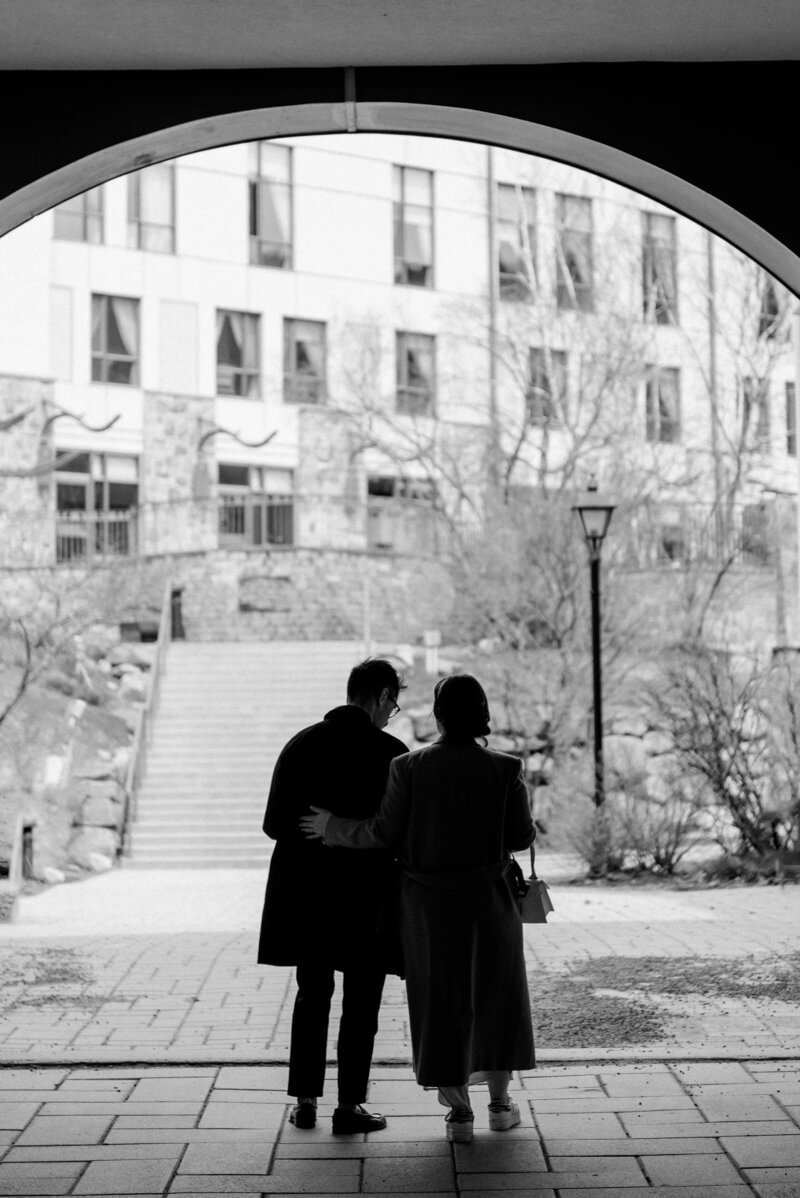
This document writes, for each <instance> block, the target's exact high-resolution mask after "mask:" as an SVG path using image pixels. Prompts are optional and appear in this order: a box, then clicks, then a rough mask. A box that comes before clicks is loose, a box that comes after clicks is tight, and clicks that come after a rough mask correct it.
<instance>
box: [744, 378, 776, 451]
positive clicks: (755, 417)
mask: <svg viewBox="0 0 800 1198" xmlns="http://www.w3.org/2000/svg"><path fill="white" fill-rule="evenodd" d="M741 396H742V448H743V449H750V450H753V451H755V452H761V453H765V452H768V451H769V444H770V420H769V390H768V387H767V383H766V380H765V379H757V380H756V379H752V378H744V379H742V385H741Z"/></svg>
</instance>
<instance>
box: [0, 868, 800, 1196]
mask: <svg viewBox="0 0 800 1198" xmlns="http://www.w3.org/2000/svg"><path fill="white" fill-rule="evenodd" d="M201 872H202V871H201ZM222 872H223V873H224V871H222ZM542 872H543V873H544V872H545V871H544V870H542ZM187 874H188V875H191V876H187ZM137 887H138V890H137V889H136V888H137ZM262 891H263V877H261V876H259V874H258V871H252V874H251V873H249V872H248V871H241V872H240V873H239V875H238V877H237V878H235V879H234V878H228V879H226V878H224V877H222V876H217V877H215V878H214V879H213V885H212V884H211V882H210V878H209V875H207V874H206V875H204V876H202V877H201V876H194V873H193V871H187V873H185V874H183V875H182V876H181V877H180V878H177V877H176V875H174V874H172V875H166V874H165V875H163V876H161V875H159V874H156V873H154V874H151V875H148V874H145V873H144V872H143V873H140V874H138V875H137V881H136V882H135V883H134V882H132V881H131V878H130V877H129V878H128V879H125V878H123V876H122V874H115V875H108V876H106V877H105V878H99V879H96V880H95V881H93V882H92V883H87V884H79V885H75V886H72V887H59V888H54V889H53V890H52V891H50V892H47V893H44V894H42V895H39V896H36V897H35V898H30V899H26V900H24V902H23V904H22V911H21V917H20V921H19V923H18V924H17V925H14V926H12V927H10V928H5V929H2V930H0V1000H1V1001H0V1195H27V1196H28V1198H37V1196H40V1198H44V1196H45V1195H58V1194H70V1195H71V1194H75V1195H91V1194H94V1195H108V1196H110V1195H126V1196H127V1198H137V1196H139V1195H173V1194H182V1195H197V1196H199V1195H211V1194H220V1193H224V1194H228V1195H237V1194H238V1195H244V1194H248V1195H253V1194H270V1195H275V1194H287V1195H288V1194H300V1193H311V1194H315V1195H317V1196H318V1198H325V1196H326V1195H329V1194H358V1193H368V1194H381V1195H384V1196H391V1195H400V1194H403V1195H409V1194H420V1195H442V1196H445V1195H446V1196H448V1198H449V1196H451V1195H452V1196H455V1195H460V1196H462V1198H473V1196H474V1198H495V1196H496V1198H499V1196H500V1195H509V1194H510V1195H513V1194H514V1193H517V1192H519V1193H529V1194H532V1195H535V1196H536V1198H618V1196H619V1195H625V1196H627V1198H643V1196H645V1195H647V1196H648V1198H649V1196H656V1198H657V1196H660V1198H734V1196H737V1198H738V1196H740V1195H741V1196H744V1195H750V1196H753V1195H756V1196H758V1198H798V1196H800V1011H799V1010H798V1009H797V1007H796V1006H795V1005H794V1004H790V1003H788V1002H781V1001H779V999H777V998H774V997H772V998H769V999H767V998H763V999H754V998H746V999H745V998H730V997H728V998H718V997H714V996H713V995H708V996H700V997H699V998H698V997H697V996H695V997H694V998H693V997H692V996H688V997H687V996H679V997H675V998H674V999H671V1002H672V1004H673V1006H674V1009H675V1011H676V1012H677V1016H678V1017H679V1020H680V1022H679V1027H680V1035H679V1036H678V1037H676V1036H674V1035H673V1036H672V1038H671V1039H670V1040H668V1041H667V1040H664V1041H663V1042H661V1041H659V1042H649V1043H647V1044H632V1045H628V1046H626V1047H625V1048H624V1049H620V1048H613V1047H612V1048H608V1047H607V1046H604V1045H602V1044H598V1045H590V1046H588V1047H587V1048H583V1049H565V1048H559V1047H558V1045H557V1044H556V1045H552V1046H551V1047H549V1048H544V1049H541V1050H540V1053H539V1057H540V1067H539V1068H538V1069H537V1070H535V1071H532V1072H530V1073H526V1074H524V1075H523V1076H522V1077H516V1078H515V1079H514V1084H513V1092H514V1097H515V1098H516V1100H517V1101H518V1102H519V1103H520V1106H521V1109H522V1114H523V1120H522V1124H521V1125H520V1127H518V1128H515V1129H513V1130H511V1131H509V1132H504V1133H496V1132H490V1131H489V1130H488V1119H487V1114H486V1107H485V1099H486V1091H485V1090H481V1089H478V1090H477V1091H475V1092H474V1098H475V1106H476V1134H475V1140H474V1142H473V1143H472V1144H470V1145H455V1146H453V1145H450V1144H448V1143H447V1142H446V1141H445V1138H444V1134H443V1131H444V1125H443V1113H444V1112H443V1108H441V1107H439V1105H438V1103H437V1102H436V1097H435V1095H434V1094H431V1093H426V1092H424V1091H422V1090H420V1089H419V1088H418V1087H417V1086H416V1084H415V1082H414V1080H413V1076H412V1073H411V1069H410V1066H409V1044H408V1029H407V1023H406V1016H405V998H404V991H403V986H402V983H400V982H399V981H397V980H396V979H392V980H391V981H390V983H389V985H388V986H387V995H386V1002H385V1004H384V1010H383V1014H382V1025H381V1031H380V1035H379V1039H378V1044H377V1056H378V1058H379V1059H380V1060H381V1062H382V1063H381V1064H380V1065H379V1066H377V1067H376V1068H375V1070H374V1072H373V1077H374V1082H373V1086H372V1091H371V1094H370V1104H371V1105H372V1107H373V1108H374V1109H378V1110H382V1111H383V1112H384V1114H386V1115H387V1117H388V1118H389V1126H388V1128H387V1129H386V1130H385V1131H384V1132H378V1133H374V1134H373V1135H372V1136H370V1137H364V1136H355V1137H334V1136H332V1135H331V1134H330V1114H331V1112H332V1106H331V1105H330V1102H328V1101H323V1103H322V1104H321V1108H320V1121H319V1124H318V1127H317V1128H316V1129H314V1130H313V1131H310V1132H301V1131H298V1130H297V1129H296V1128H294V1127H292V1126H291V1125H290V1124H289V1123H288V1122H287V1112H288V1109H289V1108H288V1105H287V1097H286V1093H285V1086H286V1059H287V1051H288V1030H289V1019H290V1014H291V1004H292V1001H293V996H294V983H293V978H292V971H291V970H288V969H287V970H280V969H264V968H260V967H258V966H257V965H255V963H254V949H255V935H256V924H257V919H258V913H259V911H260V901H261V893H262ZM176 895H177V896H178V897H179V899H180V901H179V902H177V903H174V904H172V903H171V900H172V898H173V897H175V896H176ZM553 897H554V900H555V902H556V907H557V913H556V916H555V917H554V918H553V920H552V922H551V923H549V924H548V925H547V927H545V928H538V927H531V928H527V929H526V942H527V954H528V960H529V964H530V968H531V970H532V972H534V973H535V971H536V970H537V968H538V969H544V968H546V969H547V970H548V971H550V973H551V974H552V973H553V972H555V973H556V975H558V973H559V971H562V972H563V973H564V975H565V976H566V975H567V974H569V973H574V972H575V971H576V970H578V971H579V970H580V968H581V966H582V964H590V963H591V962H592V961H599V960H600V959H601V958H606V959H607V958H609V957H611V958H615V957H616V958H619V959H620V961H622V960H623V959H632V958H633V959H636V958H638V959H641V958H645V957H659V958H674V959H675V960H676V962H677V961H678V960H679V959H680V960H682V961H685V960H686V959H687V958H694V959H696V960H697V961H700V960H702V959H714V960H716V961H719V962H720V963H722V964H723V965H724V962H725V961H727V960H730V961H732V962H734V961H743V960H748V961H749V960H751V959H753V960H756V961H761V962H768V963H769V962H774V961H776V960H778V961H779V960H780V959H781V958H782V957H786V956H787V954H790V953H795V952H797V951H798V932H797V929H798V927H800V886H786V887H777V886H770V887H766V886H765V887H756V888H730V889H728V888H725V889H719V890H707V891H697V892H691V891H678V890H668V889H665V890H660V889H657V888H645V889H638V888H633V887H620V888H619V889H613V888H609V887H580V886H578V887H566V886H555V887H554V888H553ZM78 930H80V932H81V933H82V934H80V935H78V934H76V933H77V931H78ZM623 997H624V995H623ZM334 1022H335V1021H334ZM331 1051H333V1046H332V1045H331ZM179 1062H180V1063H179ZM328 1097H330V1095H328Z"/></svg>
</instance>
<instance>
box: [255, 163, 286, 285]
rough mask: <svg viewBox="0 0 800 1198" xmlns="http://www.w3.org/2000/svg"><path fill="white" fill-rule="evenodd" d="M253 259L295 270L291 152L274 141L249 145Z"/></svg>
mask: <svg viewBox="0 0 800 1198" xmlns="http://www.w3.org/2000/svg"><path fill="white" fill-rule="evenodd" d="M248 148H249V153H250V181H249V208H250V212H249V219H250V224H249V230H250V261H251V262H252V263H253V264H254V265H256V266H275V267H277V268H278V269H279V270H291V269H292V236H293V232H292V151H291V149H290V147H289V146H279V145H276V144H275V143H274V142H271V141H257V142H252V143H251V144H250V146H249V147H248Z"/></svg>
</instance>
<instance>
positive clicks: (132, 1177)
mask: <svg viewBox="0 0 800 1198" xmlns="http://www.w3.org/2000/svg"><path fill="white" fill-rule="evenodd" d="M174 1169H175V1160H174V1158H172V1157H167V1158H164V1159H153V1158H151V1159H150V1160H138V1161H90V1162H89V1167H88V1168H87V1170H86V1172H85V1173H84V1175H83V1177H81V1179H80V1181H79V1182H78V1184H77V1185H76V1186H75V1189H74V1190H73V1191H72V1192H73V1194H100V1195H102V1196H103V1198H110V1196H111V1195H112V1194H133V1193H136V1194H162V1193H163V1191H164V1190H165V1189H166V1187H167V1184H168V1182H169V1179H170V1177H171V1176H172V1174H173V1172H174Z"/></svg>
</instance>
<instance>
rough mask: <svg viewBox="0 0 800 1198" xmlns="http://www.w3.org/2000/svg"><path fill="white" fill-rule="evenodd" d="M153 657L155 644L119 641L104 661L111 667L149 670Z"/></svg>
mask: <svg viewBox="0 0 800 1198" xmlns="http://www.w3.org/2000/svg"><path fill="white" fill-rule="evenodd" d="M154 657H155V642H150V641H145V642H142V641H121V642H120V643H119V644H118V645H115V646H114V648H113V649H109V651H108V653H107V654H106V661H107V662H109V663H110V665H111V666H123V665H126V666H138V667H139V668H140V669H142V670H149V669H150V667H151V666H152V664H153V658H154Z"/></svg>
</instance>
